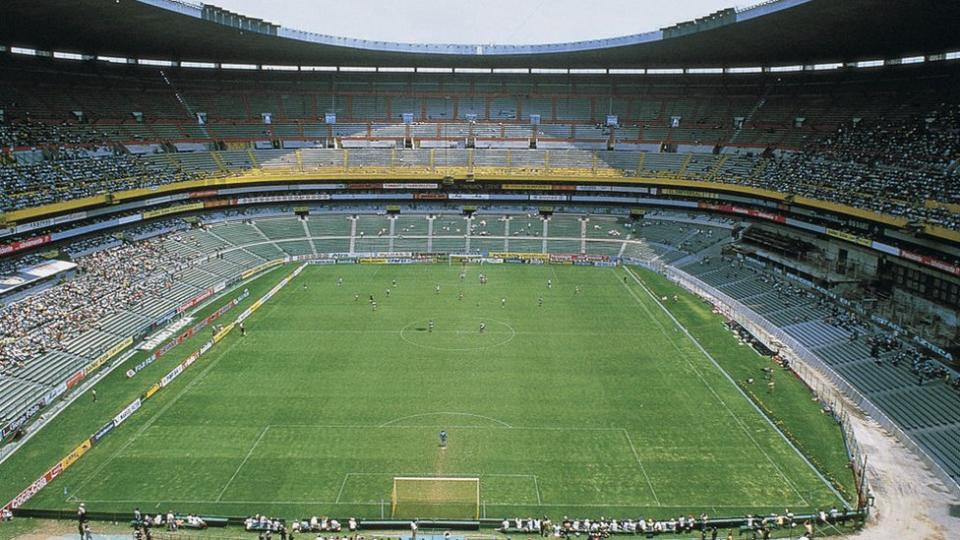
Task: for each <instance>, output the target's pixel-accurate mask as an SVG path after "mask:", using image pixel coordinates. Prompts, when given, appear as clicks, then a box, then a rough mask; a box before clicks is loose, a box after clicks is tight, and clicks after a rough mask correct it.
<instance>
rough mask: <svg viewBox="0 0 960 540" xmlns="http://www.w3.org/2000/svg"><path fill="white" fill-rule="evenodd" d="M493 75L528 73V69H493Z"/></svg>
mask: <svg viewBox="0 0 960 540" xmlns="http://www.w3.org/2000/svg"><path fill="white" fill-rule="evenodd" d="M493 72H494V73H530V68H493Z"/></svg>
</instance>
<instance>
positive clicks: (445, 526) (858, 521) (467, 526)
mask: <svg viewBox="0 0 960 540" xmlns="http://www.w3.org/2000/svg"><path fill="white" fill-rule="evenodd" d="M13 514H14V515H15V516H17V517H30V518H37V519H59V520H72V519H76V517H77V516H76V512H75V511H72V510H41V509H28V508H19V509H14V510H13ZM86 515H87V519H89V520H91V521H101V522H112V523H123V522H129V523H130V525H131V526H132V527H136V526H138V524H137V523H136V522H134V521H132V520H130V513H129V512H87V514H86ZM177 517H181V514H177ZM198 517H200V519H202V520H204V521H206V522H208V524H209V525H210V526H211V527H224V526H228V525H232V526H240V527H242V526H243V525H244V521H245V520H246V517H241V516H212V515H202V514H201V515H199V516H198ZM337 519H338V520H339V521H340V522H341V523H346V522H347V520H348V518H346V517H340V518H337ZM650 519H652V520H653V522H654V523H656V524H658V525H655V527H659V529H656V528H655V529H654V530H650V529H648V530H647V531H639V530H637V531H633V532H628V531H626V530H624V529H622V528H620V529H619V530H616V531H611V530H609V529H608V531H609V532H610V533H611V534H613V535H621V536H623V535H626V536H645V537H647V538H650V537H653V536H655V535H658V534H671V533H677V532H683V531H688V532H689V531H701V530H703V531H709V530H710V529H712V528H714V527H715V528H717V529H719V530H725V529H738V530H739V536H743V535H744V534H748V533H750V532H751V531H755V530H761V529H762V528H763V527H767V528H769V529H771V530H773V531H776V530H779V529H783V530H788V531H790V532H791V533H793V532H795V531H798V530H800V529H801V527H802V524H803V523H804V522H806V521H809V522H811V523H814V524H816V525H817V526H818V527H821V528H823V527H838V526H839V527H846V526H850V525H852V526H853V527H855V528H857V527H860V526H862V525H863V523H864V520H865V519H866V515H865V513H864V512H856V511H850V510H842V511H838V512H837V513H836V514H831V513H827V512H825V513H823V514H795V515H792V516H789V517H788V516H786V515H777V516H772V515H771V516H753V517H746V516H741V517H719V518H708V519H706V520H699V519H698V520H695V522H694V523H693V524H692V525H690V527H689V529H687V527H683V528H680V527H679V526H677V525H670V524H671V518H670V517H667V516H662V517H661V518H660V519H654V518H650ZM281 521H284V520H281ZM521 521H522V523H521V525H522V526H516V518H502V519H497V518H481V519H419V518H417V519H358V520H357V530H361V531H398V530H410V524H411V523H412V522H415V523H416V524H417V529H418V530H420V531H428V530H443V531H479V530H483V529H487V530H489V529H496V530H497V531H499V532H501V533H504V534H525V535H527V536H530V535H532V534H539V531H534V530H530V529H529V528H524V526H525V525H526V524H527V523H526V522H527V521H528V520H527V519H523V520H521ZM612 521H613V520H610V521H607V523H610V522H612ZM616 521H618V523H621V524H622V523H623V522H624V520H616ZM632 521H634V522H637V521H639V518H637V519H632ZM504 522H507V524H508V526H506V527H504ZM285 523H286V525H287V526H288V527H289V526H290V525H291V522H290V521H285ZM566 532H567V533H568V534H567V536H568V537H569V536H571V535H574V534H588V533H589V531H585V530H580V531H575V530H573V529H566ZM838 532H839V529H838Z"/></svg>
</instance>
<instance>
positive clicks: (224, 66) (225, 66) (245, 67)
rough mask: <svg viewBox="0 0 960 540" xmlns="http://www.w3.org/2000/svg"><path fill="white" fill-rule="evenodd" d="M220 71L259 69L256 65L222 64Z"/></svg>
mask: <svg viewBox="0 0 960 540" xmlns="http://www.w3.org/2000/svg"><path fill="white" fill-rule="evenodd" d="M220 69H241V70H247V71H252V70H255V69H257V65H256V64H220Z"/></svg>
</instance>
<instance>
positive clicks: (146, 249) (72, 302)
mask: <svg viewBox="0 0 960 540" xmlns="http://www.w3.org/2000/svg"><path fill="white" fill-rule="evenodd" d="M77 263H78V265H79V275H78V276H77V278H75V279H73V280H70V281H67V282H65V283H62V284H60V285H57V286H54V287H51V288H48V289H45V290H43V291H40V292H38V293H36V294H34V295H31V296H29V297H27V298H25V299H24V300H21V301H19V302H15V303H12V304H10V305H7V306H4V307H3V308H0V362H5V363H9V362H16V363H17V364H20V365H22V364H23V363H24V362H26V361H27V360H29V359H30V358H32V357H34V356H37V355H41V354H43V353H45V352H47V351H51V350H59V349H62V348H63V346H64V343H65V342H68V341H70V340H71V339H73V338H76V337H77V336H79V335H80V334H82V333H83V332H85V331H87V330H89V329H91V328H95V327H96V324H97V321H98V320H100V319H102V318H104V317H106V316H108V315H110V314H112V313H115V312H116V311H118V310H120V309H131V310H134V311H135V310H136V308H137V306H138V305H140V304H142V303H143V302H147V301H150V300H151V296H152V295H153V294H156V293H160V292H162V290H163V289H164V288H165V287H169V286H170V285H171V282H172V278H173V276H174V275H176V274H177V273H178V272H180V271H181V270H183V269H184V268H186V267H187V266H189V264H190V262H189V261H188V260H186V259H185V258H184V257H183V256H180V255H177V254H174V253H170V252H167V251H166V250H165V249H164V248H163V245H162V243H161V242H160V241H159V240H147V241H144V242H138V243H127V244H122V245H118V246H114V247H111V248H108V249H105V250H102V251H99V252H96V253H93V254H91V255H88V256H85V257H82V258H80V259H79V260H78V261H77ZM5 367H7V366H6V365H4V366H0V368H5Z"/></svg>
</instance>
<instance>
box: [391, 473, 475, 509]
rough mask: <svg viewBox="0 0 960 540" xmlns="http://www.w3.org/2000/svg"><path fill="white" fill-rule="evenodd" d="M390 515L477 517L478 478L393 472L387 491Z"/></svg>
mask: <svg viewBox="0 0 960 540" xmlns="http://www.w3.org/2000/svg"><path fill="white" fill-rule="evenodd" d="M390 513H391V515H392V516H393V517H404V518H415V517H422V518H426V517H430V518H459V519H479V518H480V479H479V478H468V477H430V476H395V477H394V478H393V490H392V492H391V495H390Z"/></svg>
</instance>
